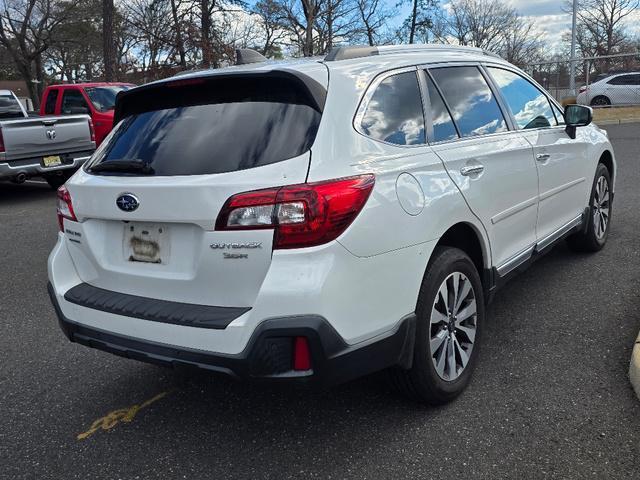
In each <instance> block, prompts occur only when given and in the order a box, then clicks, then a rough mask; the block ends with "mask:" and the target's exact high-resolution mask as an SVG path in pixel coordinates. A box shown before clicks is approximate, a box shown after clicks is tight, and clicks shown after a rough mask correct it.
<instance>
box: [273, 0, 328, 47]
mask: <svg viewBox="0 0 640 480" xmlns="http://www.w3.org/2000/svg"><path fill="white" fill-rule="evenodd" d="M321 13H322V0H284V1H283V2H282V18H283V21H284V22H285V23H284V25H286V27H287V30H289V32H290V33H291V34H292V36H293V38H292V39H291V40H292V41H293V42H294V43H296V44H297V46H298V48H299V49H300V51H301V53H302V55H304V56H305V57H311V56H313V55H314V54H315V53H316V50H317V49H316V48H315V45H314V33H315V26H316V22H317V20H318V17H319V15H320V14H321Z"/></svg>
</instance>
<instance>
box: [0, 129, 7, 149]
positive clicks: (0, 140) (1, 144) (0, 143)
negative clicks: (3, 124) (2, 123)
mask: <svg viewBox="0 0 640 480" xmlns="http://www.w3.org/2000/svg"><path fill="white" fill-rule="evenodd" d="M5 151H6V150H5V148H4V137H3V136H2V128H0V153H4V152H5Z"/></svg>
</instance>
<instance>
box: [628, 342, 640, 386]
mask: <svg viewBox="0 0 640 480" xmlns="http://www.w3.org/2000/svg"><path fill="white" fill-rule="evenodd" d="M629 380H631V385H632V386H633V389H634V390H635V392H636V396H637V397H638V399H640V334H639V335H638V338H636V341H635V344H634V345H633V351H632V352H631V363H630V364H629Z"/></svg>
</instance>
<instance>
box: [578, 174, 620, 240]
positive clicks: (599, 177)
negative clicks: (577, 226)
mask: <svg viewBox="0 0 640 480" xmlns="http://www.w3.org/2000/svg"><path fill="white" fill-rule="evenodd" d="M612 207H613V202H612V198H611V175H610V173H609V170H608V169H607V167H605V166H604V165H603V164H602V163H599V164H598V168H596V175H595V177H594V179H593V185H592V187H591V196H590V197H589V215H588V219H587V228H586V230H583V231H581V232H578V233H574V234H573V235H571V236H570V237H568V238H567V243H568V244H569V247H571V249H572V250H574V251H576V252H597V251H598V250H602V247H604V245H605V243H607V238H608V237H609V228H610V227H611V214H612V213H613V209H612ZM603 225H604V228H603Z"/></svg>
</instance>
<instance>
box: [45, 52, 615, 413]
mask: <svg viewBox="0 0 640 480" xmlns="http://www.w3.org/2000/svg"><path fill="white" fill-rule="evenodd" d="M241 53H244V54H243V55H239V57H240V58H241V60H242V61H241V62H240V63H244V64H242V65H239V66H235V67H230V68H223V69H220V70H215V71H213V70H212V71H205V72H193V73H190V74H185V75H182V76H179V77H173V78H170V79H167V80H164V81H159V82H154V83H151V84H148V85H145V86H142V87H139V88H135V89H132V90H129V91H126V92H123V93H121V94H120V95H119V97H118V101H117V106H116V114H115V115H116V120H115V124H117V126H116V127H115V128H114V130H113V132H112V133H111V134H110V136H109V137H108V138H107V139H106V140H105V141H104V143H102V145H101V146H100V148H99V149H98V150H97V151H96V152H95V154H94V155H93V157H92V158H91V160H90V161H89V162H88V163H87V164H86V165H85V167H84V168H83V169H82V170H81V171H78V172H77V174H76V175H74V176H73V177H72V178H71V179H70V180H69V181H68V182H67V183H66V186H63V187H62V188H61V189H60V190H59V192H58V217H59V224H60V233H59V235H58V242H57V244H56V246H55V248H54V249H53V252H52V253H51V256H50V258H49V265H48V267H49V281H50V283H49V293H50V296H51V300H52V302H53V305H54V307H55V309H56V312H57V315H58V317H59V320H60V325H61V327H62V330H63V331H64V333H65V334H66V336H67V337H68V338H69V339H70V340H71V341H73V342H78V343H81V344H84V345H87V346H90V347H94V348H97V349H100V350H105V351H108V352H111V353H114V354H117V355H122V356H125V357H128V358H132V359H137V360H143V361H147V362H153V363H159V364H164V365H168V366H177V365H188V366H196V367H200V368H203V369H209V370H213V371H218V372H224V373H227V374H230V375H233V376H236V377H240V378H244V379H256V378H260V379H273V380H276V379H277V380H287V381H313V382H317V383H320V384H322V385H327V384H335V383H337V382H343V381H347V380H349V379H352V378H355V377H358V376H361V375H365V374H368V373H371V372H374V371H378V370H382V369H389V371H390V373H391V376H392V378H393V379H394V380H395V382H396V383H397V385H398V386H399V387H400V388H401V389H403V390H404V391H406V393H408V394H410V395H412V396H413V397H415V398H417V399H418V400H421V401H424V402H430V403H441V402H445V401H447V400H450V399H451V398H453V397H454V396H455V395H457V394H458V393H460V392H461V391H462V389H463V388H464V387H465V386H466V384H467V383H468V381H469V378H470V375H471V373H472V369H473V367H474V365H475V364H476V363H477V359H478V347H479V344H480V340H481V334H482V330H483V326H484V323H485V321H486V318H485V305H486V303H487V302H488V301H489V299H490V298H491V297H492V294H493V292H494V291H495V290H496V288H497V287H499V286H500V285H501V284H502V283H503V282H504V281H505V279H507V278H508V277H509V276H510V275H511V274H513V273H515V272H516V271H518V270H520V269H522V268H523V267H525V266H526V265H527V264H528V263H529V262H530V261H531V260H533V259H535V258H536V257H538V256H539V255H540V254H542V253H543V252H545V251H546V250H547V249H549V248H550V247H551V246H552V245H553V244H554V243H556V242H558V241H560V240H562V239H565V238H566V239H567V240H568V241H569V244H570V245H571V246H572V247H573V248H575V249H579V250H583V251H596V250H599V249H600V248H602V247H603V245H604V243H605V241H606V240H607V234H608V231H609V226H610V219H611V207H612V201H613V189H614V179H615V173H616V172H615V161H614V156H613V150H612V147H611V144H610V143H609V141H608V139H607V134H606V133H605V132H604V131H602V130H600V129H599V128H598V127H597V126H595V125H590V122H591V110H590V108H589V107H584V106H577V105H572V106H569V107H568V108H567V109H566V110H565V111H564V112H563V110H562V109H561V107H560V106H559V105H558V104H557V103H556V102H555V100H554V99H553V98H551V97H550V96H549V95H548V94H547V93H546V92H545V91H544V90H543V89H542V88H541V87H540V86H538V85H537V84H536V83H535V82H534V81H533V80H532V79H531V78H529V77H528V76H526V75H525V74H524V73H523V72H521V71H520V70H518V69H517V68H515V67H513V66H512V65H510V64H508V63H507V62H505V61H503V60H501V59H500V58H496V57H494V56H492V55H489V54H486V53H484V52H483V51H481V50H478V49H471V48H462V47H449V46H431V45H425V46H420V47H415V46H411V47H410V46H386V47H377V48H376V47H372V48H369V47H340V48H336V49H334V50H333V51H332V52H331V53H330V54H329V55H328V56H327V57H326V58H324V59H323V60H317V59H312V60H306V61H295V62H265V61H259V60H262V59H260V58H257V59H256V58H255V57H256V56H255V55H251V52H241ZM254 61H255V62H256V63H248V62H254Z"/></svg>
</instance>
